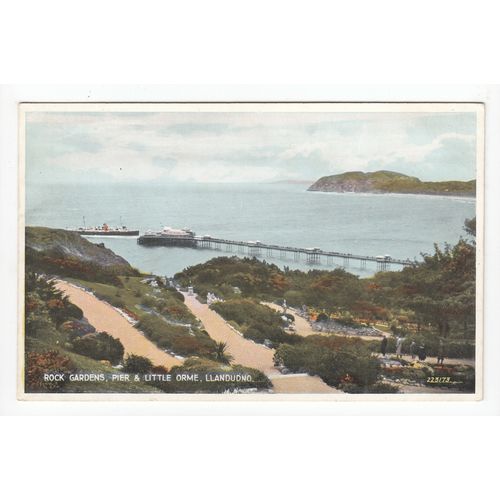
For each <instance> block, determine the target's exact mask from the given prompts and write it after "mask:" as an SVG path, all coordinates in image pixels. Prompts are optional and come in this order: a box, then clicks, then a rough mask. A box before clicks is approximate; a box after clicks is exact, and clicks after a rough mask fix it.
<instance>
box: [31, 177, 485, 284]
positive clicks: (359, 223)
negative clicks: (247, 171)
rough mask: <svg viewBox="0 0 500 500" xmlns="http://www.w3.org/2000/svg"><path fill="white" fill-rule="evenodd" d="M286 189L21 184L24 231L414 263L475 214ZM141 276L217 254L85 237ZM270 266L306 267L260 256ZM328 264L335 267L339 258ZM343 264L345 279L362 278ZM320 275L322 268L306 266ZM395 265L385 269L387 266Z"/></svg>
mask: <svg viewBox="0 0 500 500" xmlns="http://www.w3.org/2000/svg"><path fill="white" fill-rule="evenodd" d="M306 187H307V186H306V185H290V184H258V185H256V184H178V185H167V186H165V185H158V184H147V185H146V184H140V183H139V184H129V185H125V184H114V185H60V184H58V185H50V186H48V185H29V186H27V191H26V192H27V200H26V224H27V225H38V226H48V227H57V228H74V227H78V226H80V225H82V219H83V217H84V216H85V219H86V223H87V225H92V226H94V225H100V224H103V223H104V222H107V223H108V224H110V225H112V226H114V225H117V224H119V223H120V217H121V220H122V221H123V223H124V224H126V225H127V226H128V227H129V228H134V229H139V230H140V231H141V232H143V231H146V230H159V229H160V228H161V227H162V226H171V227H174V228H184V227H189V228H191V229H192V230H194V231H195V232H196V233H197V234H198V235H205V234H209V235H211V236H214V237H226V238H229V239H235V240H238V239H239V240H260V241H262V242H265V243H274V244H283V245H290V246H299V247H318V248H321V249H322V250H334V251H340V252H347V253H352V254H363V255H374V256H375V255H385V254H389V255H391V256H393V257H396V258H403V259H406V258H410V259H413V258H419V257H420V254H421V253H422V252H424V253H431V252H432V251H433V244H434V243H435V242H436V243H439V244H441V245H442V244H443V243H444V242H448V243H452V244H453V243H456V242H457V241H458V239H459V237H460V236H461V235H464V232H463V230H462V227H463V222H464V219H465V218H470V217H473V216H474V214H475V200H473V199H468V198H451V197H438V196H423V195H371V194H353V193H352V194H351V193H343V194H336V193H315V192H308V191H306ZM91 241H93V242H104V244H105V245H106V246H107V247H108V248H110V249H112V250H113V251H115V252H116V253H117V254H119V255H121V256H123V257H124V258H125V259H127V260H128V261H129V262H130V263H131V264H132V265H133V266H135V267H138V268H139V269H140V270H142V271H145V272H153V273H156V274H162V275H167V276H172V275H173V274H175V273H176V272H178V271H180V270H182V269H183V268H185V267H187V266H190V265H193V264H198V263H201V262H205V261H206V260H208V259H210V258H212V257H215V256H220V255H224V254H225V253H224V252H217V251H210V250H194V249H186V248H147V247H142V246H140V245H138V244H137V243H136V238H121V237H108V238H92V239H91ZM265 259H266V260H267V261H270V262H274V263H276V264H277V265H279V266H281V267H282V266H284V265H288V266H289V267H291V268H300V269H310V268H311V266H309V265H307V264H306V263H305V262H302V263H296V262H294V261H293V259H292V258H290V259H289V260H287V261H283V260H279V259H272V258H269V257H265ZM336 264H338V265H341V264H342V262H341V261H340V260H339V262H337V263H336ZM357 266H358V264H355V263H353V264H351V267H349V268H348V270H349V271H350V272H353V273H355V274H359V275H363V276H366V275H370V274H373V272H375V264H370V263H368V266H367V269H366V270H361V269H359V268H358V267H357ZM315 267H320V268H324V269H330V268H331V267H329V266H327V265H326V263H323V264H322V265H321V266H315ZM398 268H399V267H397V266H393V267H392V269H398Z"/></svg>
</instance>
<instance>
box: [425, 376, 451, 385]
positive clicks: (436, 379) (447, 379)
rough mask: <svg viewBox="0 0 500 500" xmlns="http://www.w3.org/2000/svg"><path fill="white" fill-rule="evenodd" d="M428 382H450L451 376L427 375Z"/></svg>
mask: <svg viewBox="0 0 500 500" xmlns="http://www.w3.org/2000/svg"><path fill="white" fill-rule="evenodd" d="M427 383H428V384H450V383H451V377H427Z"/></svg>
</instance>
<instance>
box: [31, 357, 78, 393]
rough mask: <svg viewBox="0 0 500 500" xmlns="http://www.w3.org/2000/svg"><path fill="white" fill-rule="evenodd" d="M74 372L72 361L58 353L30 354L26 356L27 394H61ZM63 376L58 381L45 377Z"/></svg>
mask: <svg viewBox="0 0 500 500" xmlns="http://www.w3.org/2000/svg"><path fill="white" fill-rule="evenodd" d="M71 371H72V363H71V360H70V359H69V358H68V357H66V356H62V355H61V354H59V352H58V351H55V350H53V351H46V352H29V353H28V355H27V356H26V368H25V386H26V392H59V390H60V389H61V387H63V386H64V384H65V383H66V382H67V375H69V374H70V373H71ZM54 373H57V374H61V375H63V377H59V378H58V380H56V379H50V380H46V378H45V375H50V374H54Z"/></svg>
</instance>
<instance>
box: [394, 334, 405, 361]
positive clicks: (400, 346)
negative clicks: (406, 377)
mask: <svg viewBox="0 0 500 500" xmlns="http://www.w3.org/2000/svg"><path fill="white" fill-rule="evenodd" d="M403 341H404V337H398V338H397V339H396V357H398V358H402V354H401V351H402V349H403Z"/></svg>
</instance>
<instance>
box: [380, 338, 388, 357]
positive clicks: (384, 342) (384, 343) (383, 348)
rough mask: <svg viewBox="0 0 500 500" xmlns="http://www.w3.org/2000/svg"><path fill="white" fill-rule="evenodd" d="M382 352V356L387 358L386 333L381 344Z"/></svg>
mask: <svg viewBox="0 0 500 500" xmlns="http://www.w3.org/2000/svg"><path fill="white" fill-rule="evenodd" d="M380 352H381V353H382V357H384V358H385V353H386V352H387V337H386V336H385V335H384V338H383V339H382V342H381V344H380Z"/></svg>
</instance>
